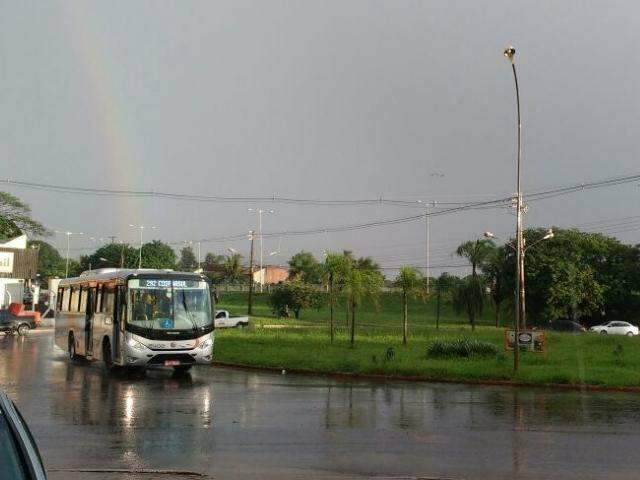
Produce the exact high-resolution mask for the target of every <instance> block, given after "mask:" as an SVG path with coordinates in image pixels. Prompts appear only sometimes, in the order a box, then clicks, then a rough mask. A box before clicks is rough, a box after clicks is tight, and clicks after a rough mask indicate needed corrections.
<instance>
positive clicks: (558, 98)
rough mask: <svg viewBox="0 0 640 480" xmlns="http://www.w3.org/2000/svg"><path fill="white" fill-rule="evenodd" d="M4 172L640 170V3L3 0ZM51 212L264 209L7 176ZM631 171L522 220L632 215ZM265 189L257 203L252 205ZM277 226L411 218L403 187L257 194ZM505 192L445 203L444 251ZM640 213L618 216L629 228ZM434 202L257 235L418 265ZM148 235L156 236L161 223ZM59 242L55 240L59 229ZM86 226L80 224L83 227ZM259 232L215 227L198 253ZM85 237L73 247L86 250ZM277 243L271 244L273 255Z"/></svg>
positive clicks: (236, 182) (430, 197)
mask: <svg viewBox="0 0 640 480" xmlns="http://www.w3.org/2000/svg"><path fill="white" fill-rule="evenodd" d="M0 12H1V15H0V158H1V160H0V161H1V162H2V163H1V165H2V169H1V173H0V177H2V178H11V179H15V180H25V181H35V182H42V183H51V184H60V185H69V186H82V187H101V188H120V189H139V190H157V191H170V192H181V193H196V194H208V195H237V196H260V195H266V196H271V195H274V194H275V195H277V196H287V197H298V198H318V199H320V198H321V199H334V198H335V199H359V198H377V197H380V196H383V197H385V198H398V199H408V200H418V199H422V200H424V201H434V200H435V201H440V202H447V201H449V202H451V201H462V202H464V201H476V200H481V199H485V198H491V197H496V196H504V195H508V194H510V193H511V192H513V191H514V190H515V164H514V159H515V139H516V137H515V94H514V88H513V78H512V76H511V71H510V67H509V64H508V62H507V61H506V60H505V58H504V57H503V56H502V50H503V48H504V47H505V46H506V45H508V44H509V43H512V44H513V45H515V46H516V48H517V50H518V60H517V62H518V68H519V70H518V72H519V76H520V85H521V95H522V102H523V103H522V107H523V123H524V162H525V163H524V182H523V184H524V188H525V190H534V189H540V188H544V187H550V186H556V185H567V184H575V183H579V182H582V181H589V180H594V179H602V178H608V177H611V176H615V175H623V174H630V173H636V172H640V167H639V166H638V161H637V157H638V153H639V149H640V147H639V146H638V141H637V137H638V129H639V128H640V118H639V113H640V109H639V107H640V96H639V95H638V93H637V89H638V88H639V87H638V82H637V78H638V74H639V73H640V66H639V65H638V55H637V52H636V51H635V47H636V46H637V43H638V42H637V38H638V33H637V32H638V31H640V4H638V3H637V2H634V1H627V2H612V1H601V2H586V1H575V2H571V1H562V2H559V1H547V2H544V1H539V0H535V1H530V2H518V1H513V0H509V1H505V2H501V1H491V2H476V1H457V2H452V1H449V0H443V1H426V0H420V1H400V0H393V1H359V0H347V1H345V0H339V1H298V0H290V1H267V0H261V1H255V2H248V1H238V0H233V1H228V2H227V1H203V2H196V1H185V0H180V1H175V2H169V1H163V2H158V1H135V2H132V1H129V0H127V1H108V2H107V1H104V2H84V1H78V2H67V1H62V2H61V1H47V2H42V1H40V0H38V1H33V2H32V1H20V2H15V1H10V0H0ZM0 188H1V189H5V190H7V191H10V192H12V193H14V194H16V195H18V196H19V197H21V198H22V199H24V200H26V201H27V202H28V203H30V204H31V206H32V209H33V212H34V215H35V217H36V218H38V219H39V220H41V221H43V222H44V223H45V224H46V225H47V226H48V227H50V228H52V229H62V230H71V231H82V232H86V233H87V235H86V237H88V236H89V235H93V236H96V237H101V236H107V235H117V236H118V238H120V239H123V240H126V241H131V242H134V241H136V239H137V232H135V231H133V229H131V228H129V227H128V225H129V224H139V223H144V224H148V225H156V226H157V227H158V229H157V230H156V231H154V232H153V237H155V238H161V239H162V240H165V241H171V242H176V241H182V240H186V239H201V238H209V237H217V236H222V235H228V234H237V233H241V232H244V231H247V230H249V229H250V228H253V227H254V226H255V222H256V217H255V215H252V214H250V213H249V212H247V207H249V206H256V205H248V204H242V203H239V204H210V203H193V202H186V201H180V202H178V201H171V200H163V199H145V200H140V199H113V198H109V197H92V196H78V195H72V194H60V193H53V192H41V191H34V190H27V189H23V188H17V187H6V186H2V185H0ZM639 194H640V189H639V188H638V186H637V185H636V184H635V183H631V184H628V185H624V186H618V187H614V188H610V189H603V190H598V191H590V192H584V193H577V194H573V195H571V196H566V197H561V198H557V199H553V200H546V201H543V202H536V203H534V204H532V205H531V206H530V209H529V213H528V214H527V216H526V223H527V224H528V225H539V226H547V225H559V226H570V225H583V224H587V223H591V222H598V221H601V220H610V222H611V223H609V224H604V223H603V224H597V227H596V228H598V227H602V229H606V227H607V225H615V224H616V223H620V222H619V221H618V220H616V219H619V218H621V217H626V216H632V215H638V208H637V206H638V195H639ZM258 206H260V205H258ZM261 206H263V207H264V208H273V209H275V210H276V213H275V214H273V215H269V216H268V217H265V218H264V231H265V232H276V231H282V230H290V229H304V228H313V227H324V226H334V225H347V224H352V223H361V222H368V221H374V220H378V219H387V218H395V217H402V216H407V215H412V214H415V213H418V212H419V211H420V210H417V209H410V208H406V207H391V206H380V205H377V206H366V207H362V206H361V207H353V206H351V207H317V206H293V205H279V204H274V205H272V204H263V205H261ZM513 224H514V217H513V215H512V214H511V213H510V212H509V211H507V210H505V209H495V210H481V211H474V212H469V213H462V214H457V215H450V216H443V217H438V218H434V219H433V220H432V242H433V254H432V263H433V264H434V265H449V264H459V263H460V260H459V259H456V258H454V257H452V256H451V252H452V250H453V249H454V248H455V246H456V245H457V244H458V243H459V242H460V241H461V240H463V239H465V238H474V237H475V236H477V235H481V234H482V232H483V231H485V230H494V231H496V232H505V233H507V232H509V231H510V230H511V229H512V228H513ZM635 227H637V228H640V222H636V223H635V224H634V223H632V224H630V228H627V227H622V230H626V231H624V232H619V230H620V228H619V227H616V226H614V227H613V228H610V229H609V231H612V232H618V233H616V235H618V236H619V238H621V239H622V240H624V241H626V242H633V243H635V242H637V238H638V231H637V230H633V228H635ZM424 230H425V227H424V222H415V223H407V224H401V225H393V226H387V227H383V228H375V229H368V230H359V231H355V232H344V233H331V234H320V235H314V236H305V237H295V238H290V237H282V238H281V239H280V240H278V239H276V238H273V239H265V252H269V251H273V250H276V249H277V247H278V242H279V241H280V243H281V250H282V255H281V257H280V258H278V257H271V259H270V262H284V261H285V260H286V258H288V257H289V256H290V255H291V253H293V252H295V251H298V250H300V249H303V248H304V249H307V250H311V251H312V252H314V253H315V254H316V255H318V256H319V257H320V256H321V254H322V251H323V250H324V249H332V250H338V249H343V248H349V249H353V250H355V251H356V252H357V253H359V254H362V255H372V256H374V257H375V258H376V259H377V260H378V261H379V262H380V263H381V264H382V265H384V266H395V265H399V264H405V263H410V264H424ZM149 239H150V237H149ZM51 241H52V242H53V243H54V244H56V245H58V246H61V245H63V244H64V239H63V238H61V237H60V236H58V237H53V238H52V239H51ZM87 245H90V242H89V241H88V238H84V239H79V240H76V241H75V247H76V248H79V247H86V246H87ZM227 247H234V248H238V249H240V250H243V251H245V252H246V250H247V247H248V242H246V241H234V242H226V243H224V242H221V243H208V244H203V245H202V251H203V255H204V252H207V251H214V252H216V253H223V252H224V250H225V248H227ZM75 253H76V254H79V253H81V252H78V251H75ZM265 255H266V254H265Z"/></svg>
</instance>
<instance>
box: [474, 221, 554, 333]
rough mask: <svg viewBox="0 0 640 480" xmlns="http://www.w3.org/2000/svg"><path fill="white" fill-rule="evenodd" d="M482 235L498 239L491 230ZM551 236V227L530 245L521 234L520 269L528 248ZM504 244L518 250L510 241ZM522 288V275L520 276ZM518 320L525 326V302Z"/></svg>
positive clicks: (515, 250) (552, 234)
mask: <svg viewBox="0 0 640 480" xmlns="http://www.w3.org/2000/svg"><path fill="white" fill-rule="evenodd" d="M484 236H485V237H486V238H489V239H499V238H500V237H498V236H496V235H494V234H493V233H491V232H484ZM553 236H554V233H553V229H552V228H549V229H548V230H547V231H546V233H545V234H544V235H543V236H542V237H540V238H539V239H538V240H536V241H535V242H533V243H532V244H531V245H526V241H525V240H526V239H525V238H524V236H523V238H522V255H521V257H520V259H521V261H522V263H521V268H522V269H523V270H522V271H524V257H525V255H526V253H527V252H528V251H529V249H531V248H533V247H535V246H536V245H538V244H539V243H540V242H543V241H545V240H549V239H551V238H553ZM505 245H506V246H508V247H509V248H511V249H512V250H513V251H514V252H516V253H517V252H518V249H517V248H516V247H515V246H514V245H513V244H512V243H511V242H506V243H505ZM522 289H523V290H524V275H523V276H522ZM516 298H517V297H516ZM520 320H521V321H522V325H523V327H524V328H527V315H526V302H525V303H522V311H521V314H520Z"/></svg>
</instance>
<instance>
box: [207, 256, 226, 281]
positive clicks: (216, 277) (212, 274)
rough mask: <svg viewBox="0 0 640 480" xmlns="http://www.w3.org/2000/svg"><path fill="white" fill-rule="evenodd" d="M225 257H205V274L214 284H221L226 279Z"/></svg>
mask: <svg viewBox="0 0 640 480" xmlns="http://www.w3.org/2000/svg"><path fill="white" fill-rule="evenodd" d="M224 261H225V257H224V255H216V254H214V253H207V254H206V255H205V257H204V265H203V268H204V271H205V274H206V275H207V276H208V277H209V278H210V279H211V280H212V281H214V282H219V281H221V280H222V279H223V278H224Z"/></svg>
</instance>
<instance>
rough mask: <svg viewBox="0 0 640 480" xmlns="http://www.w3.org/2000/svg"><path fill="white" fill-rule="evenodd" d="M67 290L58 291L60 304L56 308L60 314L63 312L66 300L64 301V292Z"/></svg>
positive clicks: (60, 289)
mask: <svg viewBox="0 0 640 480" xmlns="http://www.w3.org/2000/svg"><path fill="white" fill-rule="evenodd" d="M65 290H66V289H65V288H62V287H60V288H59V289H58V298H57V300H58V302H57V306H56V308H57V310H58V311H59V312H60V311H62V310H63V308H62V305H64V300H63V298H64V291H65ZM67 303H69V302H67Z"/></svg>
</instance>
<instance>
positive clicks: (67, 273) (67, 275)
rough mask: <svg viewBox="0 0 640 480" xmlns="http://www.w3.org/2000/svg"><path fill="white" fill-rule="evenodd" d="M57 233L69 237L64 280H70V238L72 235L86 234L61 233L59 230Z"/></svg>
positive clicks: (80, 233)
mask: <svg viewBox="0 0 640 480" xmlns="http://www.w3.org/2000/svg"><path fill="white" fill-rule="evenodd" d="M55 232H56V233H63V234H65V235H66V236H67V260H66V263H65V267H64V278H69V250H70V248H69V247H70V243H71V241H70V237H71V235H84V233H82V232H61V231H58V230H55Z"/></svg>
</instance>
